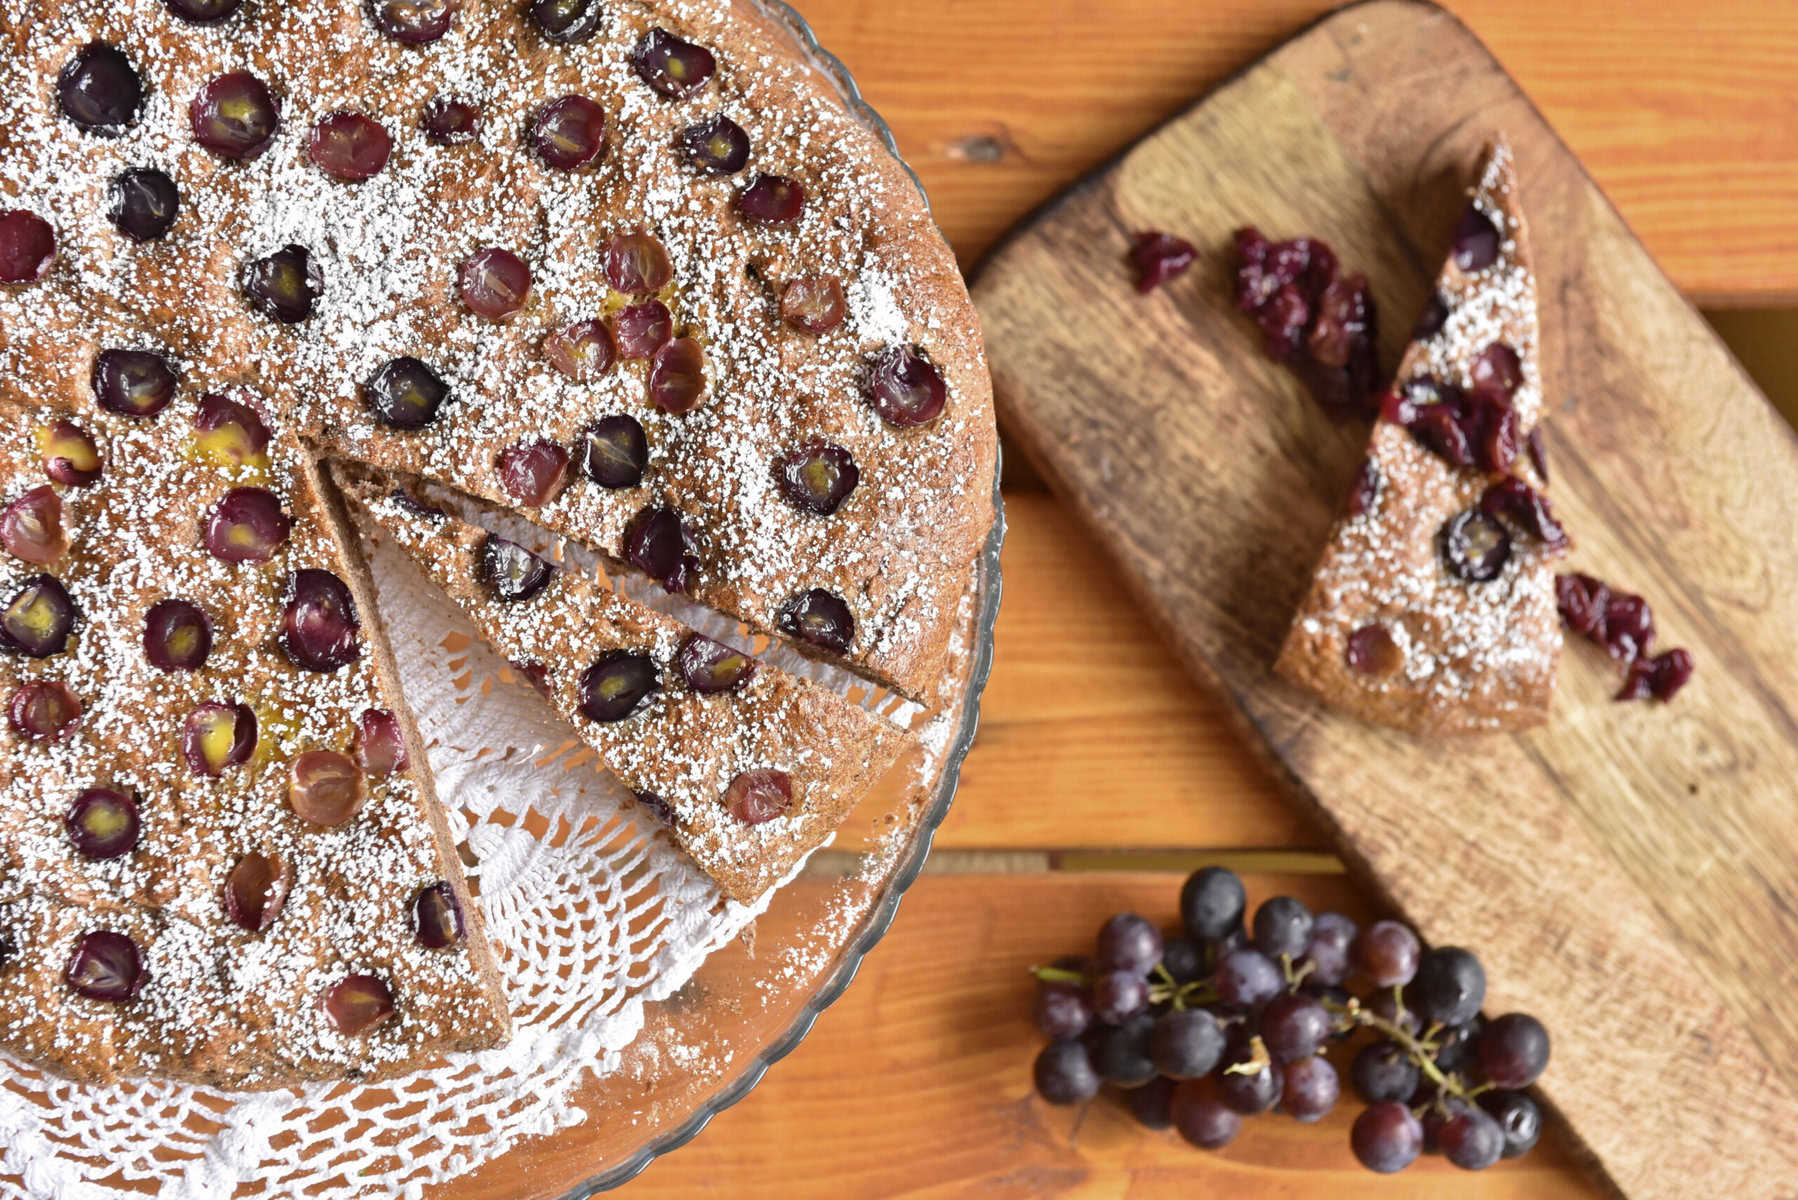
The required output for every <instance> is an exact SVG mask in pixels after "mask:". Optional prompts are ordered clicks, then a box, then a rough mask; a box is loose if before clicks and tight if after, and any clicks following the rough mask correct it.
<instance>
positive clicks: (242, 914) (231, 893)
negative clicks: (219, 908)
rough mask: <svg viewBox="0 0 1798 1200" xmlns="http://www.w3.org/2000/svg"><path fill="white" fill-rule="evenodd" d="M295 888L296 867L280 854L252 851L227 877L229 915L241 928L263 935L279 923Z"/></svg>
mask: <svg viewBox="0 0 1798 1200" xmlns="http://www.w3.org/2000/svg"><path fill="white" fill-rule="evenodd" d="M292 888H293V868H292V867H291V866H289V865H288V862H287V860H286V859H285V858H283V857H282V856H281V855H279V854H263V853H261V852H260V851H251V852H250V853H248V854H246V855H244V856H243V857H242V858H240V859H238V860H237V865H236V866H234V867H232V868H231V874H229V875H227V876H226V877H225V888H224V896H223V898H224V905H225V916H226V918H227V919H229V920H230V922H231V923H232V924H233V925H235V926H237V927H238V928H239V929H243V930H247V931H249V932H250V933H261V932H262V931H263V930H264V929H267V928H268V927H269V926H270V925H273V924H274V923H275V918H276V917H278V916H280V915H281V910H282V909H283V908H285V907H286V906H287V894H288V892H289V891H291V890H292Z"/></svg>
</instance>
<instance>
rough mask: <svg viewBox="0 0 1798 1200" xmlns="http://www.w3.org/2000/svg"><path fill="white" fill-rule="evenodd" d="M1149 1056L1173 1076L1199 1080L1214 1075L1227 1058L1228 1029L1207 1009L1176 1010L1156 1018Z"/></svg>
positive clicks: (1150, 1039)
mask: <svg viewBox="0 0 1798 1200" xmlns="http://www.w3.org/2000/svg"><path fill="white" fill-rule="evenodd" d="M1149 1056H1150V1057H1151V1058H1153V1059H1154V1060H1155V1069H1156V1070H1157V1071H1159V1072H1161V1073H1162V1074H1163V1075H1166V1076H1167V1077H1168V1078H1169V1079H1197V1078H1199V1077H1200V1076H1202V1075H1209V1074H1211V1072H1212V1071H1213V1070H1214V1069H1215V1068H1216V1067H1217V1064H1218V1062H1219V1060H1221V1059H1222V1058H1223V1056H1224V1031H1223V1029H1222V1028H1221V1027H1220V1026H1219V1025H1218V1023H1217V1018H1216V1017H1214V1016H1212V1015H1211V1014H1210V1013H1208V1012H1206V1011H1205V1010H1204V1009H1200V1008H1181V1009H1173V1010H1171V1011H1169V1012H1165V1013H1163V1014H1161V1016H1160V1017H1159V1018H1158V1019H1157V1020H1156V1022H1155V1031H1154V1032H1153V1033H1152V1034H1151V1035H1150V1036H1149Z"/></svg>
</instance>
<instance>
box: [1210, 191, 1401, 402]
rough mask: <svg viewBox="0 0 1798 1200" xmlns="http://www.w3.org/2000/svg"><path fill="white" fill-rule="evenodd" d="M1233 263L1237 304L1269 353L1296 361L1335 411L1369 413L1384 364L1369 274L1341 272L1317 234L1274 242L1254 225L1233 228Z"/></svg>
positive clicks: (1303, 376) (1294, 365)
mask: <svg viewBox="0 0 1798 1200" xmlns="http://www.w3.org/2000/svg"><path fill="white" fill-rule="evenodd" d="M1236 262H1237V265H1236V304H1237V307H1238V308H1240V309H1241V310H1242V311H1243V312H1245V313H1247V314H1249V315H1250V316H1251V317H1253V318H1254V320H1255V324H1256V326H1257V327H1259V329H1260V330H1261V343H1262V347H1263V349H1265V350H1266V351H1267V356H1268V357H1269V358H1271V359H1273V360H1274V361H1275V362H1283V363H1287V364H1289V365H1291V366H1292V368H1293V369H1294V370H1295V371H1296V372H1297V373H1298V374H1299V376H1300V378H1301V379H1303V380H1304V381H1305V384H1306V386H1307V387H1308V388H1309V389H1310V391H1311V395H1312V397H1313V398H1314V399H1316V400H1317V402H1318V404H1319V405H1321V406H1322V407H1323V409H1324V411H1325V412H1326V413H1328V414H1329V415H1330V416H1332V417H1335V418H1338V419H1340V418H1343V417H1348V416H1358V415H1368V410H1369V407H1370V404H1371V400H1372V397H1373V395H1374V392H1375V389H1376V388H1377V387H1378V386H1379V378H1380V364H1379V352H1378V346H1377V340H1378V339H1377V335H1376V313H1375V309H1374V303H1373V295H1372V293H1371V292H1370V291H1369V290H1368V286H1367V279H1366V277H1365V276H1363V275H1362V274H1361V273H1360V272H1355V273H1352V274H1349V275H1346V276H1345V275H1343V274H1342V273H1341V265H1340V263H1339V262H1338V260H1337V258H1336V253H1335V251H1333V250H1331V249H1330V247H1329V246H1328V244H1326V243H1324V242H1322V241H1320V240H1318V239H1317V238H1307V237H1300V238H1293V239H1291V240H1289V241H1284V242H1273V241H1270V240H1268V238H1267V237H1266V236H1264V235H1263V234H1262V233H1261V231H1260V230H1258V229H1255V228H1254V227H1252V226H1245V227H1243V228H1242V229H1239V230H1237V231H1236Z"/></svg>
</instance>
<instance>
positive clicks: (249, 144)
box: [187, 71, 281, 159]
mask: <svg viewBox="0 0 1798 1200" xmlns="http://www.w3.org/2000/svg"><path fill="white" fill-rule="evenodd" d="M187 122H188V127H189V128H190V129H191V130H192V131H193V135H194V141H196V142H198V143H199V144H200V145H202V146H204V147H205V148H206V149H208V150H210V151H212V152H213V153H214V154H217V155H219V156H221V157H223V158H234V159H251V158H255V157H256V156H257V155H259V154H261V153H262V152H263V151H264V150H267V149H268V148H269V145H270V144H271V143H272V142H273V141H274V140H275V134H276V133H277V132H278V131H279V130H280V128H281V107H280V105H279V104H277V103H276V102H275V97H274V95H273V94H272V93H271V92H270V91H269V90H268V85H267V84H266V83H264V82H262V80H260V79H258V78H256V76H254V75H252V74H250V73H249V72H248V71H232V72H231V73H229V74H226V75H218V76H214V77H213V78H212V79H211V80H209V81H208V82H207V83H206V85H205V86H204V87H202V88H201V89H200V90H199V91H198V92H196V93H194V98H193V100H192V101H191V102H190V103H189V104H188V106H187Z"/></svg>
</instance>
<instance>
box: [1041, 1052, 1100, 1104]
mask: <svg viewBox="0 0 1798 1200" xmlns="http://www.w3.org/2000/svg"><path fill="white" fill-rule="evenodd" d="M1031 1075H1032V1077H1033V1078H1034V1080H1035V1082H1036V1094H1037V1095H1039V1096H1041V1097H1042V1098H1043V1099H1044V1100H1047V1101H1048V1102H1049V1103H1050V1104H1084V1103H1086V1102H1087V1101H1088V1100H1091V1099H1092V1098H1093V1097H1094V1096H1096V1095H1098V1094H1099V1073H1098V1072H1097V1071H1096V1070H1094V1069H1093V1061H1092V1056H1091V1055H1090V1054H1088V1053H1087V1049H1086V1045H1085V1043H1083V1042H1079V1041H1076V1040H1074V1039H1073V1038H1066V1039H1063V1040H1062V1041H1059V1042H1050V1043H1049V1044H1048V1045H1047V1046H1044V1047H1043V1048H1042V1050H1041V1052H1039V1053H1038V1054H1037V1056H1036V1063H1035V1064H1034V1065H1033V1066H1032V1067H1031Z"/></svg>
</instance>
